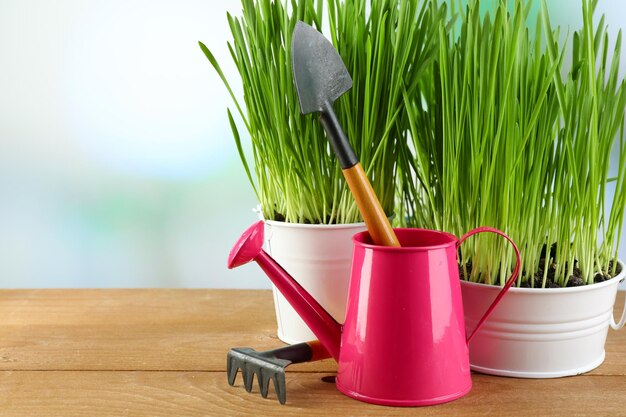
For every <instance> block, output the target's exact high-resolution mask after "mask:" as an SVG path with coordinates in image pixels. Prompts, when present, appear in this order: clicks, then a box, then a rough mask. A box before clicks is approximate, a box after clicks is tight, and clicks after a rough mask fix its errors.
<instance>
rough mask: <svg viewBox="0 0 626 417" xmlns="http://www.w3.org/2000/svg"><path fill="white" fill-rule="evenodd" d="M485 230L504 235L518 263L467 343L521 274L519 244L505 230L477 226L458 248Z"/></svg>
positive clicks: (457, 244) (462, 240)
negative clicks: (469, 238)
mask: <svg viewBox="0 0 626 417" xmlns="http://www.w3.org/2000/svg"><path fill="white" fill-rule="evenodd" d="M483 232H489V233H495V234H497V235H500V236H502V237H503V238H505V239H506V240H508V241H509V243H510V244H511V245H512V246H513V250H514V251H515V257H516V258H517V263H516V264H515V269H514V270H513V273H512V274H511V277H510V278H509V279H508V280H507V281H506V284H505V285H504V287H503V288H502V290H501V291H500V292H499V293H498V296H497V297H496V299H495V300H493V302H492V303H491V305H490V306H489V308H488V309H487V311H486V312H485V314H484V315H483V316H482V317H481V319H480V320H479V321H478V324H477V325H476V327H475V328H474V330H473V331H472V333H470V335H469V337H468V338H467V343H468V344H469V342H470V341H471V340H472V338H473V337H474V335H475V334H476V332H477V331H478V329H480V328H481V327H482V325H483V324H484V323H485V320H487V318H488V317H489V316H490V315H491V313H492V312H493V309H494V308H496V305H498V303H499V302H500V300H502V297H504V294H506V292H507V291H508V290H509V288H511V286H512V285H513V284H514V283H515V280H516V279H517V276H518V275H519V271H520V266H521V263H522V262H521V257H520V254H519V249H517V245H516V244H515V242H513V240H512V239H511V238H510V237H508V236H507V235H506V234H504V232H501V231H500V230H498V229H495V228H493V227H489V226H481V227H477V228H475V229H472V230H470V231H469V232H467V233H465V234H464V235H463V236H462V237H461V238H460V239H459V240H458V242H457V243H456V248H457V249H458V248H459V247H460V246H461V244H462V243H463V242H464V241H465V240H466V239H467V238H468V237H470V236H473V235H476V234H478V233H483ZM622 325H623V324H622Z"/></svg>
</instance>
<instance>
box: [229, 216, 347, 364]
mask: <svg viewBox="0 0 626 417" xmlns="http://www.w3.org/2000/svg"><path fill="white" fill-rule="evenodd" d="M263 229H264V224H263V221H258V222H256V223H255V224H253V225H252V226H250V227H249V228H248V229H247V230H246V231H245V232H243V234H242V235H241V237H240V238H239V240H238V241H237V243H235V245H234V246H233V248H232V249H231V251H230V254H229V255H228V268H229V269H232V268H236V267H238V266H240V265H243V264H246V263H248V262H250V261H255V262H256V263H257V264H259V266H260V267H261V269H263V271H264V272H265V273H266V274H267V276H268V277H269V278H270V280H271V281H272V283H274V285H275V286H276V288H278V290H279V291H280V292H281V294H282V295H283V296H284V297H285V298H286V299H287V301H288V302H289V304H291V306H292V307H293V308H294V310H296V312H297V313H298V315H299V316H300V317H301V318H302V320H304V322H305V323H306V324H307V326H309V328H310V329H311V331H313V333H314V334H315V336H317V338H318V339H319V341H320V342H322V344H323V345H324V347H325V348H326V350H328V352H329V353H330V354H331V356H332V357H333V358H335V360H338V359H339V344H340V340H341V325H340V324H339V323H337V322H336V321H335V319H333V317H332V316H331V315H330V314H328V312H327V311H326V310H324V308H323V307H322V306H321V305H320V304H319V303H318V302H317V301H316V300H315V299H314V298H313V297H312V296H311V295H310V294H309V293H308V292H307V291H306V290H305V289H304V288H302V286H300V284H298V283H297V282H296V280H294V279H293V277H292V276H291V275H289V273H287V271H285V270H284V269H283V268H282V267H281V266H280V265H279V264H278V263H277V262H276V261H275V260H274V259H273V258H272V257H271V256H269V255H268V254H267V252H265V251H264V250H263V249H262V246H263Z"/></svg>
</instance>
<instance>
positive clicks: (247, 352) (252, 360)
mask: <svg viewBox="0 0 626 417" xmlns="http://www.w3.org/2000/svg"><path fill="white" fill-rule="evenodd" d="M329 357H330V354H329V353H328V352H327V351H326V349H324V347H323V346H322V345H321V344H320V342H319V341H317V340H315V341H312V342H306V343H298V344H297V345H291V346H285V347H281V348H278V349H272V350H265V351H262V352H257V351H256V350H254V349H252V348H232V349H231V350H230V351H229V352H228V356H227V363H226V372H227V373H228V383H229V384H230V385H235V378H236V377H237V372H238V371H239V370H240V369H241V376H242V378H243V384H244V387H245V388H246V391H248V392H251V391H252V385H253V382H254V376H255V375H256V378H257V380H258V381H259V389H260V391H261V395H262V396H263V398H267V394H268V392H269V387H270V381H273V383H274V391H276V396H277V397H278V401H280V403H281V404H285V401H287V388H286V385H285V368H286V367H288V366H289V365H291V364H292V363H302V362H309V361H317V360H321V359H326V358H329Z"/></svg>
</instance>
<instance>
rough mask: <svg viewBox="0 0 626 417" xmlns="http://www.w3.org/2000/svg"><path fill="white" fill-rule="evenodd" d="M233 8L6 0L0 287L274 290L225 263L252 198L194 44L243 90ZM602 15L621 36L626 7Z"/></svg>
mask: <svg viewBox="0 0 626 417" xmlns="http://www.w3.org/2000/svg"><path fill="white" fill-rule="evenodd" d="M489 3H490V2H489V1H485V4H486V7H487V5H488V4H489ZM548 3H549V8H550V12H551V18H552V22H553V24H554V25H562V26H563V27H564V28H567V27H570V28H576V29H577V28H579V27H580V26H581V24H582V17H581V11H580V6H579V4H578V1H574V2H572V1H571V0H549V1H548ZM539 5H540V2H539V1H538V0H537V1H536V5H535V7H534V12H537V11H538V10H539V8H540V7H539ZM240 8H241V7H240V4H239V0H228V1H219V2H212V1H207V0H204V1H195V0H184V1H182V0H181V1H177V2H168V1H159V0H152V1H148V0H130V1H129V0H127V1H122V0H108V1H100V0H58V1H54V2H50V1H46V0H20V1H9V0H0V287H3V288H32V287H184V288H189V287H213V288H269V280H267V279H266V278H265V277H264V275H262V273H261V272H260V270H259V269H258V268H256V267H254V266H247V267H243V268H239V269H237V270H233V271H227V269H226V258H227V255H228V251H229V250H230V247H231V245H232V244H233V243H234V242H235V240H236V239H237V237H238V236H239V234H240V233H241V232H242V231H243V230H244V229H245V228H246V227H247V226H248V225H250V224H251V223H252V222H253V221H255V220H256V218H257V217H256V214H255V213H253V212H252V209H253V208H254V207H255V206H256V198H255V196H254V193H253V192H252V189H251V187H250V186H249V184H248V182H247V179H246V176H245V172H244V170H243V168H242V167H241V165H240V162H239V158H238V155H237V151H236V148H235V145H234V142H233V140H232V136H231V132H230V127H229V125H228V119H227V117H226V106H231V101H230V98H229V96H228V94H227V92H226V90H225V88H224V87H223V85H222V83H221V81H220V79H219V77H218V76H217V75H216V73H215V72H214V71H213V69H212V68H211V66H210V64H209V63H208V61H207V60H206V58H205V57H204V55H203V54H202V52H201V51H200V49H199V47H198V44H197V41H199V40H201V41H203V42H204V43H205V44H206V45H207V46H208V47H209V49H211V51H213V52H214V54H215V55H216V58H217V60H218V61H219V62H220V65H221V66H222V69H223V70H224V72H225V73H226V76H227V78H229V79H230V80H231V83H232V84H231V85H232V86H233V87H234V89H235V93H236V94H238V95H239V94H240V92H241V88H240V86H239V84H238V77H237V73H236V70H235V68H234V65H233V64H232V63H231V60H230V56H229V53H228V49H227V47H226V42H227V41H229V40H230V39H231V36H230V31H229V29H228V25H227V20H226V12H227V11H229V12H231V13H232V14H236V15H238V14H239V10H240ZM598 11H599V12H604V13H606V20H607V23H608V24H609V29H610V34H611V36H612V38H613V39H615V36H616V35H617V31H618V30H619V29H620V28H622V29H624V28H626V3H623V2H617V1H609V0H601V1H600V4H599V10H598ZM625 67H626V51H623V55H622V64H621V71H622V76H623V74H624V68H625ZM242 131H243V129H242ZM244 140H245V139H244ZM614 163H615V162H614ZM620 258H621V259H626V231H624V232H623V234H622V245H621V249H620Z"/></svg>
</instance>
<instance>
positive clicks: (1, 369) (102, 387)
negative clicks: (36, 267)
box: [0, 289, 626, 417]
mask: <svg viewBox="0 0 626 417" xmlns="http://www.w3.org/2000/svg"><path fill="white" fill-rule="evenodd" d="M623 296H624V294H620V295H619V300H620V301H619V302H618V305H620V306H621V302H622V301H621V300H622V299H623ZM273 315H274V312H273V307H272V301H271V294H270V292H269V291H239V290H159V289H154V290H143V289H142V290H15V291H13V290H10V291H8V290H4V291H0V317H2V321H1V324H0V415H2V416H11V417H18V416H87V417H95V416H237V415H257V416H283V415H285V416H287V415H294V416H320V415H328V416H341V415H359V416H383V415H384V416H399V415H437V416H447V415H455V416H461V415H462V416H478V415H481V416H483V415H495V416H544V415H558V416H568V417H569V416H576V415H581V416H589V415H596V416H608V415H622V416H624V415H626V330H623V331H621V332H614V331H611V330H609V337H608V341H607V345H606V353H607V355H606V361H605V363H604V364H603V365H602V366H600V367H599V368H598V369H596V370H594V371H592V372H590V373H588V374H586V375H583V376H577V377H572V378H561V379H552V380H522V379H513V378H498V377H491V376H485V375H479V374H475V375H473V380H474V388H473V389H472V391H471V392H470V393H469V394H468V395H467V396H465V397H463V398H461V399H459V400H456V401H453V402H451V403H447V404H443V405H439V406H434V407H425V408H408V409H407V408H390V407H381V406H375V405H371V404H365V403H362V402H359V401H356V400H352V399H350V398H348V397H346V396H344V395H342V394H340V393H339V392H338V391H337V390H336V389H335V387H334V385H333V384H331V383H326V382H323V381H322V380H321V378H322V377H324V376H328V375H332V374H333V372H334V371H335V369H336V368H335V364H334V363H333V362H332V361H330V360H326V361H322V362H318V363H310V364H302V365H294V366H292V367H290V368H289V371H288V373H287V404H286V405H284V406H281V405H280V404H279V403H278V401H277V400H276V397H275V395H274V393H273V392H272V391H270V397H269V398H268V399H263V398H261V396H260V394H259V393H258V386H255V390H254V391H253V392H252V393H247V392H245V390H244V389H243V387H242V386H241V379H240V376H239V377H238V379H237V384H236V386H235V387H231V386H229V385H228V383H227V382H226V375H225V366H226V352H227V351H228V349H229V348H230V347H233V346H251V347H255V348H257V349H264V348H271V347H276V346H279V345H281V343H280V341H279V340H278V339H277V338H276V336H275V323H274V317H273ZM255 385H256V382H255Z"/></svg>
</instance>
